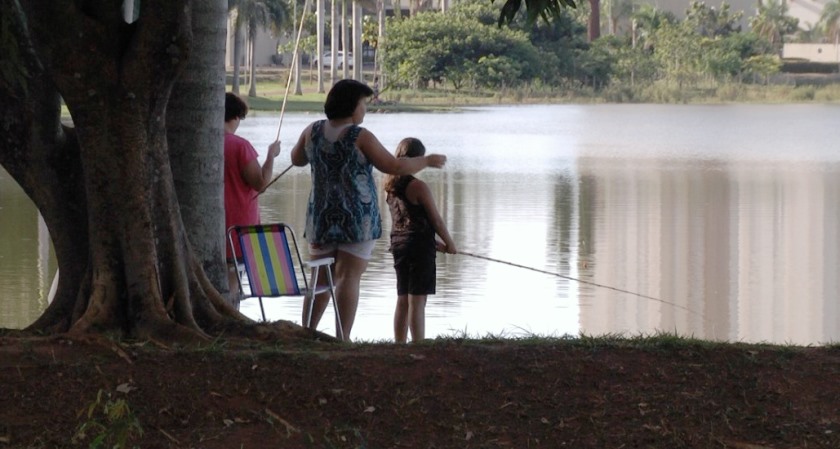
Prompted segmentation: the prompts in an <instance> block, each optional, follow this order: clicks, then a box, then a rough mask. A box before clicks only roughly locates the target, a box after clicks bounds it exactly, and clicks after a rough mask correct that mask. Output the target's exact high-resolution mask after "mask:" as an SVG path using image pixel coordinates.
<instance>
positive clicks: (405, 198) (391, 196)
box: [384, 137, 457, 343]
mask: <svg viewBox="0 0 840 449" xmlns="http://www.w3.org/2000/svg"><path fill="white" fill-rule="evenodd" d="M424 154H426V147H425V146H423V143H422V142H420V140H418V139H415V138H413V137H409V138H406V139H403V140H402V141H401V142H400V143H399V145H398V146H397V149H396V151H395V154H394V156H396V157H397V158H409V157H418V156H423V155H424ZM384 188H385V194H386V195H387V196H386V201H387V203H388V209H389V210H390V212H391V247H390V251H391V253H392V254H393V255H394V269H395V270H396V272H397V308H396V311H395V312H394V340H396V341H397V343H405V342H406V341H407V339H408V331H409V329H410V330H411V341H412V342H417V341H420V340H423V339H424V338H425V333H426V296H427V295H433V294H435V283H436V276H435V250H438V251H442V252H445V253H448V254H456V253H457V249H456V248H455V242H453V241H452V237H451V236H450V235H449V231H448V230H447V228H446V224H445V223H444V221H443V218H441V216H440V213H439V212H438V209H437V206H436V205H435V200H434V198H433V197H432V192H431V190H429V186H427V185H426V183H425V182H423V181H421V180H419V179H417V178H415V177H414V176H412V175H404V176H397V175H389V176H387V177H386V178H385V185H384ZM435 235H438V236H440V238H441V239H442V241H441V240H438V239H437V238H435Z"/></svg>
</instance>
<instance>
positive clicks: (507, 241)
mask: <svg viewBox="0 0 840 449" xmlns="http://www.w3.org/2000/svg"><path fill="white" fill-rule="evenodd" d="M319 117H320V116H319V115H318V114H301V113H294V114H286V116H285V117H284V118H283V122H282V129H281V132H280V136H281V140H282V141H283V148H284V149H283V153H282V154H281V156H280V157H279V158H278V159H277V162H276V163H275V170H276V171H277V172H278V173H279V172H280V171H282V170H283V169H285V168H286V167H287V166H288V165H289V162H288V161H289V151H290V149H291V147H292V145H293V143H294V142H295V141H296V139H297V137H298V135H299V133H300V131H301V130H302V129H303V128H304V127H305V126H306V125H307V124H308V123H310V122H311V121H313V120H316V119H318V118H319ZM838 123H840V105H813V104H809V105H541V106H503V107H502V106H500V107H482V108H474V109H466V110H464V111H461V112H450V113H410V114H408V113H406V114H375V113H369V114H368V115H367V117H366V119H365V123H364V125H363V126H365V127H367V128H368V129H370V130H371V131H373V132H374V133H375V134H376V135H377V137H378V138H379V139H380V141H382V143H383V144H384V145H385V146H386V147H387V148H389V149H393V148H394V147H395V146H396V144H397V142H399V140H401V139H402V138H403V137H407V136H413V137H417V138H420V139H421V140H423V142H424V143H425V144H426V147H427V149H428V151H429V152H436V153H444V154H446V155H447V156H448V163H447V165H446V167H445V168H444V169H443V170H434V169H429V170H426V171H424V172H421V174H420V175H419V177H421V178H422V179H424V180H425V181H426V182H427V183H428V184H429V186H430V187H431V189H432V191H433V193H434V196H435V199H436V201H437V204H438V207H439V208H440V210H441V213H442V215H443V216H444V219H445V220H446V222H447V223H448V225H449V228H450V232H451V233H452V235H453V238H454V239H455V241H456V243H457V244H458V248H459V250H461V251H464V252H465V253H469V254H458V255H439V256H438V293H437V295H434V296H430V297H429V301H428V305H427V308H426V313H427V318H426V319H427V323H426V326H427V329H426V334H427V336H429V337H435V336H471V337H484V336H502V337H521V336H530V335H538V336H561V335H566V334H569V335H579V334H586V335H604V334H623V335H626V336H636V335H651V334H655V333H657V332H666V333H674V334H679V335H684V336H691V337H695V338H702V339H708V340H716V341H731V342H736V341H737V342H770V343H780V344H787V343H791V344H800V345H809V344H823V343H827V342H837V341H838V340H840V305H838V293H840V277H838V263H840V260H838V258H840V257H839V255H840V202H838V199H840V153H838V151H837V139H838V137H837V136H838V132H837V129H836V128H835V127H836V126H837V124H838ZM278 124H279V116H278V114H276V113H275V114H271V113H250V114H249V116H248V118H247V119H246V120H244V121H243V122H242V125H241V126H240V130H239V134H240V135H243V136H244V137H246V138H248V139H249V140H251V141H252V143H254V146H255V147H256V148H257V150H258V151H259V152H260V153H261V161H262V159H263V155H264V154H265V149H266V147H267V146H268V144H269V142H270V141H271V140H273V139H274V137H275V136H276V134H277V127H278ZM378 181H379V183H380V186H381V181H382V178H381V176H380V177H379V178H378ZM309 182H310V178H309V169H308V167H306V168H293V169H292V170H290V171H289V172H288V173H287V174H286V175H284V176H283V177H282V178H281V179H280V180H279V181H278V182H277V183H275V184H274V185H273V186H272V187H271V188H270V190H269V191H268V192H266V193H265V194H263V196H262V197H261V199H260V201H261V211H262V217H263V221H265V222H268V221H284V222H287V223H289V224H291V225H292V226H293V227H294V228H295V229H296V230H297V231H298V234H301V235H300V236H299V238H301V239H302V233H303V222H304V216H305V210H306V200H307V197H308V194H309ZM380 205H381V208H382V210H383V218H384V223H383V224H384V228H385V232H386V234H385V237H384V238H383V239H382V240H380V241H379V242H378V243H377V246H376V249H375V252H374V258H373V260H372V261H371V263H370V266H369V268H368V271H367V272H366V274H365V276H364V277H363V279H362V294H361V300H360V304H359V311H358V315H357V319H356V324H355V326H354V329H353V338H354V339H355V340H366V341H379V340H390V339H392V338H393V334H392V316H393V315H392V314H393V308H394V303H395V295H396V291H395V280H394V274H393V268H392V266H391V264H392V259H391V257H390V254H389V253H388V252H387V246H388V245H387V231H388V229H389V227H390V226H389V225H390V223H389V217H388V213H387V207H386V205H385V203H384V195H381V194H380ZM0 230H2V232H0V292H2V295H0V327H11V328H16V327H23V326H26V325H27V324H29V323H31V322H32V321H33V320H34V319H35V318H36V317H37V316H38V315H39V313H40V312H41V311H42V310H43V308H44V307H45V304H46V299H45V298H46V297H47V294H48V292H49V288H50V286H51V283H52V278H53V274H54V272H55V262H54V258H53V256H52V255H51V251H50V244H49V238H48V236H47V234H46V232H45V230H44V227H43V225H42V224H39V219H38V216H37V212H36V211H35V209H34V207H33V206H32V204H31V202H29V201H28V200H27V199H26V197H25V196H24V195H23V194H22V193H21V191H20V189H19V188H18V187H17V186H16V185H14V182H13V181H11V180H10V179H9V176H8V174H6V173H5V172H2V171H0ZM266 304H267V313H268V314H269V316H270V318H273V319H281V318H282V319H289V320H293V321H299V320H300V318H299V313H300V312H299V311H300V304H299V301H298V300H294V299H284V300H266ZM269 304H270V305H269ZM242 310H243V311H244V312H245V313H246V314H248V315H250V316H253V317H257V316H259V306H258V305H257V304H256V302H255V301H254V300H250V301H245V302H244V303H243V306H242ZM329 313H330V312H329V309H328V312H327V316H325V318H324V320H322V323H321V330H324V331H325V332H329V333H333V332H334V329H333V324H332V315H330V314H329Z"/></svg>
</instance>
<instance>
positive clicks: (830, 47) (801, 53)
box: [782, 43, 840, 64]
mask: <svg viewBox="0 0 840 449" xmlns="http://www.w3.org/2000/svg"><path fill="white" fill-rule="evenodd" d="M782 57H783V58H785V59H805V60H807V61H811V62H828V63H838V64H840V45H838V44H836V43H833V44H785V45H784V48H783V49H782Z"/></svg>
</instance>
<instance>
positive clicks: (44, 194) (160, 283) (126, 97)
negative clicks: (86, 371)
mask: <svg viewBox="0 0 840 449" xmlns="http://www.w3.org/2000/svg"><path fill="white" fill-rule="evenodd" d="M20 4H21V5H22V7H23V12H24V13H25V15H26V19H27V21H26V24H27V25H28V30H29V31H30V32H31V39H32V42H33V44H34V45H33V48H34V53H35V54H37V55H39V56H40V58H39V61H36V62H40V63H41V64H43V66H40V65H37V64H36V67H44V69H45V70H46V71H45V72H43V74H42V76H43V75H49V76H46V77H45V78H44V81H45V83H44V84H45V86H46V87H47V89H44V88H43V87H42V86H41V85H37V86H31V87H30V88H29V89H28V90H27V89H26V88H24V89H23V90H24V91H25V92H28V94H30V98H31V97H32V96H35V97H34V98H35V99H38V100H43V101H42V103H43V105H44V108H43V111H45V113H44V114H42V115H43V116H44V118H50V117H55V116H56V115H57V113H56V110H57V109H56V108H55V107H49V104H50V103H52V104H53V106H57V103H55V99H54V98H55V96H54V94H53V95H51V96H50V95H48V94H40V93H39V91H42V90H46V91H47V92H48V93H49V92H50V90H49V89H48V87H49V86H50V85H54V86H55V87H56V89H57V91H58V92H59V93H60V94H61V96H62V98H63V99H64V101H65V103H66V104H67V107H68V109H69V110H70V113H71V116H72V117H73V122H74V125H75V134H76V135H77V136H78V144H79V146H78V147H79V148H80V150H79V151H78V152H77V153H74V152H73V151H74V150H73V149H74V148H75V145H74V144H72V142H73V139H66V140H62V138H57V137H55V136H59V137H63V136H62V135H61V134H60V133H58V132H57V126H56V125H57V122H58V121H57V119H55V118H52V119H51V120H48V121H47V122H46V125H45V126H47V128H44V129H41V128H39V127H38V124H39V122H40V120H30V121H29V125H30V128H29V133H28V136H25V137H24V139H28V142H26V141H22V142H21V143H22V144H27V143H28V144H29V145H30V147H29V148H30V149H36V150H37V148H38V147H39V146H40V145H43V144H44V142H42V141H41V140H40V139H41V136H44V137H45V138H46V139H47V141H46V145H44V148H45V149H48V150H49V151H50V153H49V154H46V155H45V156H47V158H48V161H47V162H37V161H34V159H31V158H30V159H27V158H26V156H23V155H20V154H12V157H10V158H4V167H12V171H14V172H15V173H16V174H15V179H18V180H19V182H20V180H22V181H23V182H21V185H22V186H24V188H25V189H28V190H27V191H28V192H31V193H30V196H32V197H33V198H34V199H35V201H36V205H37V206H38V208H39V210H41V211H42V213H43V214H44V219H45V221H46V222H47V225H48V227H49V229H50V233H51V236H52V238H53V242H54V245H55V247H56V255H57V257H58V258H59V269H60V270H61V281H60V283H59V288H58V294H57V297H56V300H55V301H56V302H54V304H53V305H51V306H50V308H49V309H48V311H47V313H45V315H44V317H42V318H41V319H39V320H38V321H37V322H36V323H35V324H34V325H33V327H34V328H38V329H56V328H57V327H58V328H60V327H64V328H65V329H69V331H70V332H88V331H94V330H95V331H108V330H113V331H118V332H122V333H125V334H127V335H130V336H134V337H141V338H159V339H167V340H170V339H182V340H195V339H204V338H206V336H207V334H206V331H210V330H218V329H220V328H223V327H226V326H228V325H233V324H235V323H236V322H241V321H245V320H246V318H245V317H243V316H242V315H240V314H239V313H238V312H237V311H236V310H235V309H233V308H232V307H231V306H230V305H228V304H227V303H226V302H225V301H224V299H223V298H222V297H221V295H220V294H219V293H218V292H217V291H216V290H215V289H214V288H213V287H212V285H211V283H210V282H209V280H208V279H207V278H206V276H205V275H204V271H203V269H202V266H201V263H200V262H199V261H198V260H197V259H196V258H195V257H194V255H193V251H192V249H191V246H190V243H189V241H188V239H187V236H186V233H185V230H184V225H183V222H182V218H181V215H180V208H179V204H178V201H177V199H176V195H175V185H174V181H173V176H172V171H171V166H170V158H169V152H168V145H167V138H166V129H165V127H166V108H167V103H168V100H169V95H170V91H171V88H172V86H173V84H174V82H175V79H176V77H177V75H178V71H179V69H181V67H182V66H183V65H184V63H185V62H186V60H187V57H188V50H189V48H190V43H191V31H192V30H191V28H190V23H191V22H190V8H189V5H190V1H189V0H178V1H176V0H146V1H144V2H143V4H142V7H141V10H140V12H139V19H138V21H137V22H136V23H135V24H132V25H128V24H126V23H125V21H123V20H122V17H121V13H120V10H119V4H114V2H107V3H105V2H103V3H101V4H99V5H96V6H95V7H94V6H91V5H90V4H86V5H87V6H88V8H86V9H84V10H81V9H78V8H77V7H76V5H77V4H78V3H77V2H74V1H58V0H30V1H21V2H20ZM7 5H8V2H3V7H4V8H7ZM3 12H4V13H5V12H6V11H3ZM34 81H38V80H37V79H35V80H32V79H30V80H27V82H28V83H32V82H34ZM24 97H25V96H24ZM50 97H51V98H52V100H50ZM33 108H37V107H33ZM4 110H5V107H4ZM47 112H50V113H51V114H50V113H47ZM3 118H4V121H5V120H6V119H7V118H8V117H6V116H5V115H4V117H3ZM68 135H70V136H72V134H68ZM4 137H5V134H4ZM4 146H5V145H4ZM13 150H14V149H13ZM45 151H47V150H45ZM2 153H3V154H4V155H6V154H7V151H6V150H5V149H4V151H3V152H2ZM75 156H78V157H77V158H75V159H74V157H75ZM50 157H52V161H55V160H56V159H57V158H61V157H68V158H70V160H69V161H68V163H67V167H60V168H59V170H55V169H54V168H53V167H58V166H59V164H58V163H56V162H52V161H49V158H50ZM27 164H28V166H27ZM38 164H40V165H38ZM49 164H52V167H51V166H50V165H49ZM50 170H53V171H57V173H56V177H54V178H48V177H42V178H40V179H39V181H40V184H36V182H34V181H31V180H29V179H28V177H31V176H33V175H44V174H46V173H50ZM12 171H10V172H12ZM65 182H66V183H65ZM27 185H28V186H29V187H26V186H27ZM74 186H78V187H74ZM62 200H65V201H66V204H65V205H56V204H54V203H55V202H56V201H62ZM85 227H86V228H85ZM72 239H79V242H83V243H78V242H76V243H72V242H70V240H72ZM70 248H73V250H74V251H75V252H74V253H73V254H69V253H68V251H69V250H70ZM74 267H84V268H83V269H82V270H83V271H82V273H81V275H78V274H76V273H75V272H74ZM76 269H77V268H76ZM73 278H75V279H73ZM71 281H72V282H73V283H72V284H71V283H70V282H71ZM68 298H72V299H68ZM53 309H61V310H60V312H59V311H56V310H53ZM69 309H72V313H69V312H68V310H69Z"/></svg>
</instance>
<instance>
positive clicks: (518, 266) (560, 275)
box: [458, 250, 702, 317]
mask: <svg viewBox="0 0 840 449" xmlns="http://www.w3.org/2000/svg"><path fill="white" fill-rule="evenodd" d="M458 254H462V255H464V256H470V257H475V258H477V259H484V260H488V261H490V262H496V263H501V264H504V265H510V266H513V267H517V268H523V269H526V270H531V271H536V272H537V273H543V274H548V275H551V276H557V277H559V278H563V279H568V280H570V281H575V282H579V283H581V284H587V285H592V286H595V287H601V288H606V289H610V290H613V291H616V292H620V293H626V294H628V295H633V296H638V297H640V298H645V299H650V300H652V301H656V302H660V303H662V304H667V305H669V306H672V307H676V308H678V309H683V310H685V311H686V312H688V313H693V314H695V315H699V316H701V317H702V315H700V314H699V313H697V312H695V311H693V310H691V309H689V308H687V307H684V306H681V305H679V304H674V303H672V302H668V301H665V300H663V299H659V298H654V297H653V296H648V295H643V294H641V293H636V292H631V291H629V290H623V289H620V288H616V287H611V286H609V285H604V284H599V283H597V282H592V281H586V280H583V279H578V278H574V277H571V276H565V275H562V274H560V273H555V272H553V271H545V270H540V269H538V268H534V267H529V266H526V265H520V264H518V263H513V262H507V261H504V260H499V259H494V258H492V257H487V256H482V255H480V254H473V253H469V252H466V251H460V250H459V251H458Z"/></svg>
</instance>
